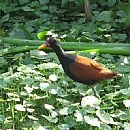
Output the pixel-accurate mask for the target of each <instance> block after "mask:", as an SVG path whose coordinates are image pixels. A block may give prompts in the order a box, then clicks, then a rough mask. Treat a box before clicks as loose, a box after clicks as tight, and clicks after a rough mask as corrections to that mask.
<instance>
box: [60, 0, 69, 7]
mask: <svg viewBox="0 0 130 130" xmlns="http://www.w3.org/2000/svg"><path fill="white" fill-rule="evenodd" d="M68 2H69V1H68V0H62V2H61V6H65V5H66V4H67V3H68Z"/></svg>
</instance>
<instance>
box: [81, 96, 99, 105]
mask: <svg viewBox="0 0 130 130" xmlns="http://www.w3.org/2000/svg"><path fill="white" fill-rule="evenodd" d="M100 102H101V101H100V100H99V99H98V98H96V97H95V96H86V97H83V98H82V101H81V105H82V106H83V107H85V106H87V105H89V106H92V107H97V106H99V104H100Z"/></svg>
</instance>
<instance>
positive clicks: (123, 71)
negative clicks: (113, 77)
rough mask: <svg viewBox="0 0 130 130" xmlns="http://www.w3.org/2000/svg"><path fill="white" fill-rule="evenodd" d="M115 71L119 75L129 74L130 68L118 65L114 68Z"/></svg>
mask: <svg viewBox="0 0 130 130" xmlns="http://www.w3.org/2000/svg"><path fill="white" fill-rule="evenodd" d="M115 71H118V72H120V73H130V66H127V65H119V66H117V67H116V68H115Z"/></svg>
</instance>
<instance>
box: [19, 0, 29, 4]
mask: <svg viewBox="0 0 130 130" xmlns="http://www.w3.org/2000/svg"><path fill="white" fill-rule="evenodd" d="M29 2H30V0H19V3H20V4H25V3H29Z"/></svg>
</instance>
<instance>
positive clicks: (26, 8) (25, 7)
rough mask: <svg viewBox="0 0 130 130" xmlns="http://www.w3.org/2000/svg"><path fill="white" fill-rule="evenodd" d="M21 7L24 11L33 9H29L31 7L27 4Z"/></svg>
mask: <svg viewBox="0 0 130 130" xmlns="http://www.w3.org/2000/svg"><path fill="white" fill-rule="evenodd" d="M21 9H23V10H24V11H34V10H33V9H31V7H29V6H23V7H22V8H21Z"/></svg>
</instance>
